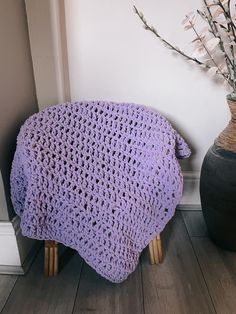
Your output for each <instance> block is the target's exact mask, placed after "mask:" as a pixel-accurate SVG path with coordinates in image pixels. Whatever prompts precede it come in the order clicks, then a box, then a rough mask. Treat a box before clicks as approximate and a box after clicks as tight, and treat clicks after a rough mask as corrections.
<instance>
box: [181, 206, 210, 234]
mask: <svg viewBox="0 0 236 314" xmlns="http://www.w3.org/2000/svg"><path fill="white" fill-rule="evenodd" d="M181 214H182V216H183V219H184V222H185V225H186V228H187V230H188V233H189V235H190V236H191V237H207V236H208V232H207V228H206V224H205V221H204V218H203V215H202V211H201V210H183V211H181Z"/></svg>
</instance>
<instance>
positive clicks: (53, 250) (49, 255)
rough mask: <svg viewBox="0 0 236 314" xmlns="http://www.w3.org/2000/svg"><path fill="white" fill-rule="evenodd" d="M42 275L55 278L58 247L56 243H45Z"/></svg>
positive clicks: (48, 241)
mask: <svg viewBox="0 0 236 314" xmlns="http://www.w3.org/2000/svg"><path fill="white" fill-rule="evenodd" d="M44 273H45V276H55V275H56V274H57V273H58V247H57V242H56V241H51V240H46V241H45V244H44Z"/></svg>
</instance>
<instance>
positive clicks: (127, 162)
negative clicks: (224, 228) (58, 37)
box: [11, 101, 190, 282]
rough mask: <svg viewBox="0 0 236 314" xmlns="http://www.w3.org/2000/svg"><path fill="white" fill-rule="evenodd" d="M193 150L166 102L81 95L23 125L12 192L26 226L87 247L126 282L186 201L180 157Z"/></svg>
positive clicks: (110, 275) (81, 249)
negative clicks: (159, 105) (159, 107)
mask: <svg viewBox="0 0 236 314" xmlns="http://www.w3.org/2000/svg"><path fill="white" fill-rule="evenodd" d="M189 155H190V150H189V148H188V146H187V144H186V143H185V141H184V140H183V139H182V137H181V136H180V135H179V134H178V133H177V132H176V131H175V130H174V129H173V127H172V126H171V124H170V123H169V122H168V121H167V120H166V119H165V118H164V117H163V116H161V115H160V114H159V113H158V112H156V111H154V110H151V109H149V108H147V107H145V106H142V105H136V104H126V103H124V104H123V103H120V104H117V103H113V102H101V101H100V102H73V103H65V104H62V105H56V106H52V107H49V108H47V109H45V110H43V111H41V112H39V113H36V114H34V115H32V116H31V117H30V118H29V119H28V120H26V122H25V123H24V125H23V126H22V127H21V130H20V133H19V135H18V138H17V148H16V152H15V156H14V160H13V164H12V172H11V196H12V202H13V205H14V209H15V211H16V213H17V214H18V215H19V216H20V217H21V229H22V233H23V235H24V236H27V237H30V238H35V239H41V240H55V241H58V242H61V243H63V244H65V245H66V246H69V247H71V248H73V249H75V250H77V251H78V253H79V254H80V255H81V256H82V257H83V258H84V259H85V261H86V262H87V263H88V264H89V265H90V266H92V267H93V268H94V269H95V270H96V271H97V272H98V273H99V274H101V275H102V276H104V277H105V278H107V279H109V280H110V281H112V282H122V281H123V280H125V279H126V278H127V276H128V275H129V274H130V273H131V272H133V271H134V270H135V268H136V266H137V264H138V260H139V255H140V253H141V251H142V250H143V249H144V248H145V247H146V246H147V244H148V243H149V242H150V241H151V240H152V239H153V238H154V236H155V235H157V234H159V233H160V232H161V231H162V230H163V228H164V227H165V225H166V223H167V222H168V221H169V220H170V219H171V217H172V216H173V214H174V212H175V208H176V205H177V204H178V203H179V201H180V198H181V195H182V188H183V180H182V174H181V169H180V166H179V163H178V161H177V159H176V157H178V158H184V157H188V156H189Z"/></svg>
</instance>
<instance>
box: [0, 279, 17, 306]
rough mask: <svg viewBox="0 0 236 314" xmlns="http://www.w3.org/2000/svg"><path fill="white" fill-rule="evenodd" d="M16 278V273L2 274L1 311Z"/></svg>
mask: <svg viewBox="0 0 236 314" xmlns="http://www.w3.org/2000/svg"><path fill="white" fill-rule="evenodd" d="M16 280H17V276H15V275H0V312H1V310H2V309H3V307H4V305H5V303H6V301H7V298H8V296H9V295H10V293H11V291H12V289H13V287H14V285H15V282H16Z"/></svg>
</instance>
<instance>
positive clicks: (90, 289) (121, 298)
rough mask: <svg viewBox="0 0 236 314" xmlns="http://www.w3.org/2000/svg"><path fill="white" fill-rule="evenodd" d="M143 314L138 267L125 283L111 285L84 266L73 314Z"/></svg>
mask: <svg viewBox="0 0 236 314" xmlns="http://www.w3.org/2000/svg"><path fill="white" fill-rule="evenodd" d="M91 312H92V313H94V314H132V313H134V314H143V297H142V284H141V271H140V265H139V266H138V268H137V269H136V271H135V272H134V273H133V274H131V275H130V276H129V277H128V279H127V280H126V281H124V282H123V283H120V284H113V283H111V282H109V281H107V280H106V279H103V278H102V277H101V276H99V275H98V274H97V273H96V272H95V271H94V270H93V269H91V268H90V267H89V266H88V265H87V264H84V267H83V270H82V274H81V281H80V286H79V290H78V294H77V297H76V303H75V308H74V312H73V313H74V314H87V313H91Z"/></svg>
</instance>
